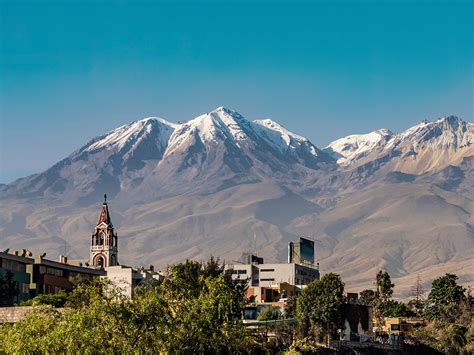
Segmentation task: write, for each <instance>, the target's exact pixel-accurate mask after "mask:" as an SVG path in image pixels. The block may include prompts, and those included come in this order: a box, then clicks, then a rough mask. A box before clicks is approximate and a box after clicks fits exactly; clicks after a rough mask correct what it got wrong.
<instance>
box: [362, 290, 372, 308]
mask: <svg viewBox="0 0 474 355" xmlns="http://www.w3.org/2000/svg"><path fill="white" fill-rule="evenodd" d="M374 300H375V292H374V290H368V289H366V290H363V291H361V292H360V294H359V303H360V304H362V305H364V306H372V305H373V303H374Z"/></svg>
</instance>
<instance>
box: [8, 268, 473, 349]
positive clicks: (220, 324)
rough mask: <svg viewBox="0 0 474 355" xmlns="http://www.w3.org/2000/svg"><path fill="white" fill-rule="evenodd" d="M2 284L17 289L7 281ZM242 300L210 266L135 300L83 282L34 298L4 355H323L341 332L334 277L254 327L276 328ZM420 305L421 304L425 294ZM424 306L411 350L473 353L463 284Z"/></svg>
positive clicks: (381, 275) (437, 286) (388, 294)
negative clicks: (251, 316)
mask: <svg viewBox="0 0 474 355" xmlns="http://www.w3.org/2000/svg"><path fill="white" fill-rule="evenodd" d="M4 280H5V278H4ZM6 280H10V281H8V282H9V283H8V285H9V286H12V284H11V277H10V278H6ZM13 286H14V285H13ZM376 286H377V287H376V290H375V291H374V290H364V291H362V292H361V295H360V299H359V303H361V304H365V305H369V306H372V307H373V308H374V310H376V311H377V312H379V313H378V315H379V317H380V318H381V319H383V317H408V316H411V315H413V312H412V310H411V309H410V308H409V307H408V306H407V305H406V304H404V303H402V302H399V301H395V300H393V299H392V294H393V287H394V285H393V283H392V282H391V279H390V276H389V275H388V273H386V272H383V271H380V272H378V273H377V277H376ZM246 291H247V290H246V286H245V285H242V284H241V283H240V282H234V281H233V280H232V278H231V274H230V272H229V271H225V270H224V267H223V266H222V265H220V264H219V262H218V261H217V260H214V259H211V260H210V261H208V262H206V263H199V262H194V261H186V262H184V263H181V264H177V265H174V266H171V267H169V269H168V275H167V277H166V278H165V280H164V281H163V282H161V283H159V282H157V283H148V284H147V285H144V286H139V287H137V288H136V289H135V291H134V295H133V298H132V299H130V298H128V297H126V296H124V295H123V293H122V292H121V290H120V289H118V288H117V287H116V286H114V285H112V284H111V283H108V282H106V281H99V280H95V281H93V282H79V283H78V284H77V286H76V288H75V289H74V291H72V292H71V293H69V294H66V293H65V292H60V293H58V294H55V295H40V296H38V297H36V298H35V299H33V300H32V301H31V302H30V303H31V304H32V305H33V306H34V307H33V311H32V312H30V313H29V314H28V315H27V316H26V318H25V319H24V320H22V321H20V322H18V323H16V324H14V325H0V354H3V353H5V354H9V353H57V352H59V353H229V352H231V353H244V352H246V353H250V352H278V351H286V350H288V351H289V353H301V352H303V353H314V352H320V353H321V352H322V351H323V345H322V343H323V342H326V341H327V340H329V338H330V337H333V339H334V337H336V336H337V330H339V329H343V327H344V323H343V319H342V317H343V313H344V311H343V308H344V304H345V303H346V299H345V298H344V296H343V292H344V283H343V282H342V280H341V278H340V277H339V275H337V274H333V273H329V274H326V275H324V276H323V277H322V278H321V280H317V281H313V282H312V283H310V284H309V285H308V286H307V287H305V288H304V289H302V291H301V293H300V294H299V296H298V297H291V298H289V299H288V303H287V306H286V307H285V309H284V310H283V313H282V314H280V312H279V311H278V310H277V309H276V308H273V307H268V308H266V309H265V310H264V311H262V312H261V313H260V316H259V318H258V319H259V320H260V321H263V320H269V321H270V320H277V319H278V320H277V321H275V322H265V323H264V325H263V326H260V327H258V328H255V327H252V328H253V329H249V328H246V327H245V324H244V323H243V322H242V314H243V309H244V307H245V306H246V304H247V302H248V300H247V299H246ZM415 300H416V301H420V302H425V301H424V300H423V299H422V298H421V297H419V294H418V296H417V297H416V298H415ZM426 302H427V303H426V304H427V307H426V312H425V315H424V316H425V317H427V318H428V319H429V320H430V321H429V322H427V323H425V326H422V327H418V328H415V329H414V330H413V332H412V333H411V334H409V335H408V338H409V340H410V341H411V342H414V343H417V344H420V346H428V347H430V348H434V349H437V350H439V351H441V352H443V353H447V354H470V353H473V352H474V321H473V318H472V298H471V296H470V294H469V292H467V290H465V289H464V288H463V287H461V286H459V285H457V277H456V276H455V275H451V274H446V275H444V276H443V277H440V278H438V279H436V280H435V281H434V282H433V287H432V289H431V292H430V294H429V296H428V299H427V301H426ZM57 307H62V308H57ZM426 324H427V325H426ZM270 334H271V336H270ZM326 350H327V349H326Z"/></svg>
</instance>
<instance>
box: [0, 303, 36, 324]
mask: <svg viewBox="0 0 474 355" xmlns="http://www.w3.org/2000/svg"><path fill="white" fill-rule="evenodd" d="M32 308H33V307H31V306H26V307H0V323H16V322H18V321H20V320H22V319H23V318H25V315H26V313H27V312H29V311H31V309H32Z"/></svg>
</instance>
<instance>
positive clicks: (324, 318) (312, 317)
mask: <svg viewBox="0 0 474 355" xmlns="http://www.w3.org/2000/svg"><path fill="white" fill-rule="evenodd" d="M343 292H344V283H343V282H342V280H341V278H340V276H339V275H337V274H334V273H329V274H326V275H324V276H323V277H322V278H321V280H315V281H313V282H311V283H310V284H309V285H308V286H307V287H306V288H305V289H303V290H302V291H301V294H300V295H299V296H298V299H297V301H296V315H297V318H298V320H299V321H300V322H301V323H302V325H303V327H304V329H305V332H306V333H307V331H308V330H313V331H314V330H315V329H319V330H322V332H323V333H326V334H327V335H330V334H331V333H335V330H336V329H337V327H338V326H339V325H340V323H341V319H340V314H341V307H342V305H343V303H344V296H343Z"/></svg>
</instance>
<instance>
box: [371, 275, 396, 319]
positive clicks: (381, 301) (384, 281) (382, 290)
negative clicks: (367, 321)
mask: <svg viewBox="0 0 474 355" xmlns="http://www.w3.org/2000/svg"><path fill="white" fill-rule="evenodd" d="M375 286H376V291H375V294H374V296H375V297H374V300H373V303H372V305H373V307H374V317H375V320H376V324H377V325H378V326H381V325H382V324H383V323H384V320H383V317H384V308H385V304H386V303H387V302H388V301H389V300H390V298H391V297H392V294H393V288H394V287H395V285H394V284H393V283H392V280H391V278H390V275H389V274H388V272H386V271H382V270H379V271H378V272H377V275H376V277H375Z"/></svg>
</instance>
